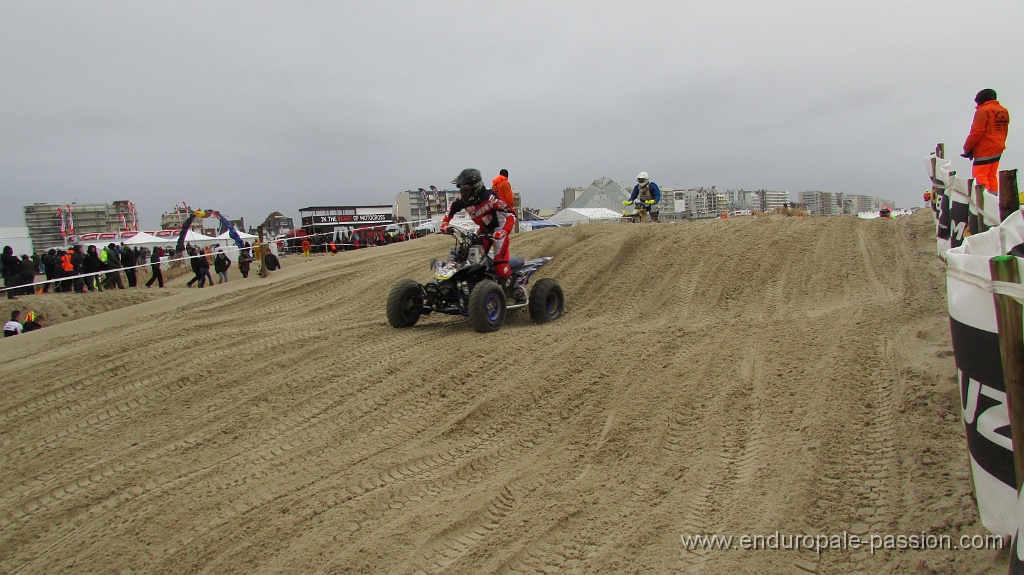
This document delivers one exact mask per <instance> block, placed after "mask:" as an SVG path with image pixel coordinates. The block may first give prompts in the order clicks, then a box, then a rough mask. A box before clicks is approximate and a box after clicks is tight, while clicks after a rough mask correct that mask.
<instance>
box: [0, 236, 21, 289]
mask: <svg viewBox="0 0 1024 575" xmlns="http://www.w3.org/2000/svg"><path fill="white" fill-rule="evenodd" d="M0 265H2V266H3V277H4V288H5V289H6V291H7V299H17V295H18V294H17V287H18V280H19V279H20V277H21V261H20V260H19V259H18V256H16V255H14V248H12V247H11V246H4V250H3V253H0Z"/></svg>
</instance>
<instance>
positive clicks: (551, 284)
mask: <svg viewBox="0 0 1024 575" xmlns="http://www.w3.org/2000/svg"><path fill="white" fill-rule="evenodd" d="M564 311H565V295H563V294H562V286H561V285H559V284H558V282H557V281H555V280H553V279H551V278H544V279H542V280H540V281H538V282H537V284H536V285H534V286H533V289H532V290H531V291H530V318H532V319H533V321H534V322H536V323H548V322H549V321H555V320H556V319H558V318H560V317H562V313H563V312H564Z"/></svg>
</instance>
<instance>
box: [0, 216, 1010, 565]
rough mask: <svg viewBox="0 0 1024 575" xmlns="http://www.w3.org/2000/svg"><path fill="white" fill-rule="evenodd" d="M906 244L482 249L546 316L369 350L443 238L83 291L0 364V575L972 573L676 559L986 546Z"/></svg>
mask: <svg viewBox="0 0 1024 575" xmlns="http://www.w3.org/2000/svg"><path fill="white" fill-rule="evenodd" d="M933 233H934V229H933V225H932V221H931V217H930V215H929V214H927V213H925V212H924V211H919V212H918V213H917V214H915V215H914V216H912V217H907V218H900V219H897V220H861V219H857V218H854V217H837V218H785V217H781V216H780V217H775V216H772V217H765V218H750V217H744V218H731V219H729V220H716V221H706V222H694V223H688V224H674V225H664V224H663V225H613V224H600V225H599V224H595V225H588V226H578V227H575V228H570V229H547V230H539V231H536V232H530V233H528V234H523V235H521V236H516V237H514V239H513V251H514V252H515V253H519V254H521V255H524V256H526V257H537V256H542V255H550V256H554V259H553V260H552V261H551V262H550V263H549V264H547V265H546V266H544V267H543V268H541V270H540V271H539V272H538V275H537V276H536V277H554V278H556V279H558V280H559V282H560V283H561V284H562V286H563V289H564V290H565V295H566V314H565V316H564V317H563V318H562V319H559V320H558V321H557V322H554V323H551V324H545V325H535V324H533V323H532V322H531V321H530V320H529V317H528V315H527V314H526V313H525V312H514V313H512V314H511V315H510V317H509V320H508V321H507V323H506V325H505V326H504V327H503V328H502V329H501V330H500V331H499V332H497V333H494V334H486V335H483V334H478V333H476V332H474V331H473V330H472V328H471V327H470V325H469V323H468V322H467V321H466V320H463V319H461V318H453V317H450V316H430V317H425V318H423V319H422V320H421V321H420V323H419V324H418V325H417V326H415V327H414V328H411V329H405V330H398V329H393V328H391V327H389V326H388V325H387V322H386V319H385V315H384V302H385V299H386V297H387V293H388V290H389V289H390V287H391V285H393V284H394V283H395V282H396V281H398V280H400V279H403V278H412V279H417V280H419V281H425V280H427V279H428V278H429V275H430V274H429V270H428V263H429V260H430V259H431V258H433V257H441V256H443V255H444V254H445V253H446V252H447V250H448V248H449V247H450V244H451V240H450V239H449V238H445V237H430V238H425V239H422V240H417V241H413V242H407V243H403V244H397V245H392V246H387V247H381V248H373V249H370V250H360V251H357V252H349V253H344V254H340V255H338V256H333V257H332V256H320V257H317V258H314V259H313V261H311V262H304V261H301V259H300V258H286V259H285V261H284V265H285V267H284V269H283V270H281V271H280V272H275V273H274V274H272V276H271V277H270V278H269V279H260V278H250V279H249V280H244V281H242V280H241V279H240V278H237V279H236V277H235V276H232V281H231V282H229V284H227V285H225V286H214V287H213V288H211V289H204V290H196V289H191V290H188V289H184V288H181V287H180V286H179V285H177V283H183V282H184V281H185V278H182V279H180V280H176V281H177V283H176V284H175V285H173V286H172V287H170V288H168V289H167V290H166V292H165V294H161V297H159V298H157V297H156V296H153V297H154V298H155V300H154V301H147V302H143V303H137V302H136V301H135V300H133V299H131V298H133V297H137V296H133V295H131V294H128V293H126V292H114V293H110V294H108V293H107V292H104V294H93V295H95V296H96V297H97V298H99V297H106V298H109V300H110V301H112V302H115V303H112V304H106V305H110V306H111V307H120V309H116V310H114V311H110V312H107V313H101V314H97V315H88V314H87V313H82V314H81V315H83V316H87V317H81V318H80V319H75V320H73V321H67V322H65V323H62V324H60V325H55V326H51V327H47V328H46V329H44V330H42V331H40V332H35V333H33V334H27V335H25V336H24V337H22V336H19V337H16V338H13V339H12V338H8V340H9V341H3V342H0V357H3V358H4V362H5V364H6V365H7V367H6V373H7V378H6V379H7V381H6V382H5V383H4V384H3V385H4V394H3V396H2V400H0V414H2V416H0V566H2V567H3V569H2V570H3V571H4V572H9V573H53V572H56V571H67V572H77V573H94V572H124V573H129V572H137V573H143V572H144V573H181V572H204V573H235V572H237V573H279V572H295V573H467V574H470V573H474V574H475V573H540V572H544V573H550V572H564V573H696V572H703V573H743V572H755V571H756V572H763V573H791V572H794V569H798V570H804V571H808V572H817V573H854V572H858V571H859V572H865V573H908V572H923V573H931V572H934V573H965V572H976V573H988V572H992V573H995V572H1000V573H1003V572H1005V570H1006V554H1005V553H1003V554H998V553H996V552H994V551H950V550H929V551H894V552H881V553H877V554H874V555H869V554H867V553H866V552H863V551H860V552H854V551H830V552H827V553H825V554H822V555H820V556H818V555H815V554H813V553H808V552H806V551H776V552H772V551H739V550H729V551H687V550H685V549H683V546H682V545H681V542H680V536H681V535H689V534H697V533H720V534H734V535H740V534H769V533H772V532H774V531H780V532H783V533H808V534H836V533H840V532H842V531H843V530H852V531H854V532H858V533H865V534H867V533H882V534H902V533H907V534H916V533H920V532H928V533H943V534H951V535H954V537H956V536H959V535H960V534H982V533H985V531H984V529H983V528H982V527H981V526H980V524H979V522H978V519H977V515H976V512H975V510H974V503H973V500H972V499H971V488H970V484H969V482H968V476H967V467H966V450H965V446H964V439H963V431H962V427H961V424H960V422H959V419H958V406H959V403H958V392H957V387H956V383H955V377H954V375H955V367H954V365H953V360H952V353H951V350H950V343H949V332H948V318H947V315H946V311H945V298H944V289H945V288H944V286H945V282H944V272H943V269H942V264H941V262H940V261H939V260H938V259H937V258H936V257H935V255H934V239H933ZM235 272H237V270H235ZM126 291H128V290H126ZM44 297H52V298H54V299H57V298H64V294H60V295H57V296H44ZM88 297H90V296H89V295H88V294H87V295H86V296H80V298H79V300H77V301H85V298H88ZM26 299H27V298H26ZM64 299H67V298H64ZM121 300H123V302H124V304H125V305H123V306H118V305H117V304H116V302H118V301H121ZM20 301H21V300H19V302H20ZM39 301H40V302H42V300H39ZM74 301H76V300H71V303H65V304H62V305H66V306H68V309H72V308H73V307H74ZM15 303H18V302H15ZM128 304H135V305H128ZM7 305H10V304H7ZM38 305H42V303H39V304H38ZM93 305H96V304H93ZM4 309H7V308H3V307H0V311H3V310H4Z"/></svg>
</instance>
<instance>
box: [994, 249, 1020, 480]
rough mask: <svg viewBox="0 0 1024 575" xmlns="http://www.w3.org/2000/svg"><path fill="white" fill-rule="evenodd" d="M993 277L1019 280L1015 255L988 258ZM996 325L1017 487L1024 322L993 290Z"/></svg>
mask: <svg viewBox="0 0 1024 575" xmlns="http://www.w3.org/2000/svg"><path fill="white" fill-rule="evenodd" d="M989 271H990V272H991V274H992V281H994V282H996V281H1000V282H1010V283H1017V284H1019V283H1020V271H1019V269H1018V267H1017V257H1016V256H995V257H993V258H992V259H990V260H989ZM992 298H993V300H994V301H995V306H996V325H997V326H998V329H999V356H1000V359H1001V360H1002V364H1003V382H1004V383H1005V385H1006V403H1007V406H1008V411H1009V412H1010V437H1011V439H1012V440H1013V468H1014V472H1015V474H1016V478H1015V479H1016V484H1017V491H1018V492H1019V491H1020V488H1021V483H1022V480H1024V324H1022V316H1024V313H1022V311H1021V305H1020V304H1019V303H1017V300H1015V299H1014V298H1012V297H1011V296H1008V295H1004V294H1000V293H994V294H992Z"/></svg>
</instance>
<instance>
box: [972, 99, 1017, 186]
mask: <svg viewBox="0 0 1024 575" xmlns="http://www.w3.org/2000/svg"><path fill="white" fill-rule="evenodd" d="M974 103H976V104H977V105H978V107H977V109H976V110H975V112H974V122H973V123H972V124H971V133H970V134H969V135H968V136H967V141H966V142H964V153H963V154H960V155H961V156H963V157H965V158H968V159H970V160H973V167H972V170H971V175H972V176H974V179H975V181H977V182H978V183H979V184H981V185H983V186H985V189H987V190H989V191H991V192H998V191H999V159H1000V158H1001V157H1002V155H1003V150H1005V149H1006V133H1007V129H1008V128H1009V126H1010V113H1009V112H1007V111H1006V108H1004V107H1002V106H1001V105H1000V104H999V100H996V91H995V90H992V89H991V88H986V89H984V90H982V91H980V92H978V95H977V96H975V97H974Z"/></svg>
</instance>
